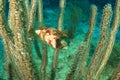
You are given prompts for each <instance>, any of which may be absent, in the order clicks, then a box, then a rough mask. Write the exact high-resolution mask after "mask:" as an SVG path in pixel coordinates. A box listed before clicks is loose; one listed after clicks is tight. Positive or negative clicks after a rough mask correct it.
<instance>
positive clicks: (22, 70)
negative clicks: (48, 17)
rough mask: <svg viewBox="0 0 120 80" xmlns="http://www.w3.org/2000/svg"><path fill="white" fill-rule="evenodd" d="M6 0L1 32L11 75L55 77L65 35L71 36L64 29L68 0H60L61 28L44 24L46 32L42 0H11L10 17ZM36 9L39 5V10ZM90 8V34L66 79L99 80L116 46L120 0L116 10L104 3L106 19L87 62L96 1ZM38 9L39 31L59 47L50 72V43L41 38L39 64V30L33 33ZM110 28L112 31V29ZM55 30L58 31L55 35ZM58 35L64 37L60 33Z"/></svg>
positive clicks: (20, 79)
mask: <svg viewBox="0 0 120 80" xmlns="http://www.w3.org/2000/svg"><path fill="white" fill-rule="evenodd" d="M5 1H6V0H0V35H1V36H2V40H3V43H4V48H5V49H4V50H5V54H6V58H7V60H6V65H5V69H6V72H7V79H8V80H9V79H13V80H55V78H56V75H57V74H56V72H57V65H58V64H59V63H58V56H59V55H58V53H59V51H60V50H61V48H62V47H64V46H67V43H66V42H65V41H63V38H64V37H65V38H66V37H67V36H66V34H65V33H62V30H63V19H64V14H63V13H64V9H65V4H66V3H67V2H66V0H60V4H59V7H60V11H59V18H58V28H57V29H58V30H57V29H53V28H47V27H44V29H45V32H44V31H43V32H42V29H43V27H41V26H45V25H44V23H43V22H44V17H43V13H42V12H43V10H42V9H43V4H42V0H31V2H29V0H9V15H8V20H7V19H6V17H5V12H4V11H5ZM36 9H38V11H37V10H36ZM90 11H91V13H90V19H89V30H88V33H87V34H86V37H85V40H84V41H83V43H80V45H79V47H78V50H77V52H76V53H75V55H74V59H73V62H72V65H71V70H70V71H69V73H68V74H67V75H66V78H65V79H66V80H79V79H80V80H81V79H83V80H98V79H99V77H100V74H101V72H102V71H103V69H104V67H105V65H106V63H107V61H108V59H109V57H110V54H111V51H112V49H113V45H114V42H115V37H116V33H117V31H118V27H119V22H120V0H116V4H115V8H114V11H113V10H112V7H111V4H106V5H105V6H104V9H103V13H102V19H101V22H100V29H101V31H100V39H99V41H98V44H97V46H96V49H95V51H94V54H93V56H92V59H91V61H90V64H89V65H88V66H87V61H88V56H89V53H90V43H91V39H92V35H93V31H94V27H95V24H96V17H97V7H96V6H95V5H91V9H90ZM26 13H27V14H26ZM36 13H38V14H39V15H38V16H39V17H38V22H39V26H40V27H39V29H40V30H36V31H35V32H36V33H37V34H39V36H40V37H41V39H42V40H43V41H45V42H46V43H48V44H50V45H51V46H53V47H54V48H55V49H54V54H53V61H52V68H51V72H50V74H49V75H47V74H46V67H47V62H48V52H47V48H48V47H47V44H46V43H44V42H42V41H41V42H42V44H41V46H40V47H41V48H42V50H41V54H39V55H41V57H40V59H41V64H40V65H39V66H40V67H39V66H38V67H37V66H36V63H35V61H34V57H33V52H32V45H33V44H34V45H35V50H36V52H38V53H39V52H40V51H39V49H38V48H37V47H38V45H37V44H35V43H37V42H36V40H35V39H36V38H35V35H36V34H35V33H31V30H32V29H34V22H35V18H36V17H35V16H36V15H35V14H36ZM113 13H114V14H113ZM112 17H113V19H112ZM111 20H112V23H111ZM110 25H111V28H110ZM109 28H110V32H108V29H109ZM48 29H49V30H48ZM48 31H52V32H48ZM41 32H42V33H41ZM54 32H55V34H57V35H53V33H54ZM43 33H44V34H45V35H44V34H43ZM47 34H48V36H47ZM50 34H51V35H50ZM43 35H44V36H43ZM58 35H59V36H61V37H58ZM59 47H60V48H59ZM119 66H120V65H119ZM119 66H118V68H117V69H116V70H115V72H114V73H113V75H111V76H110V78H111V79H112V80H120V75H119V74H120V67H119Z"/></svg>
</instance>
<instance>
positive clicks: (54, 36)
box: [35, 26, 68, 49]
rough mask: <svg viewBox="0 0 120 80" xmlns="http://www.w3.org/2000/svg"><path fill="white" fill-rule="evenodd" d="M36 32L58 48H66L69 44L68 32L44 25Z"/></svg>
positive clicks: (42, 38) (43, 39)
mask: <svg viewBox="0 0 120 80" xmlns="http://www.w3.org/2000/svg"><path fill="white" fill-rule="evenodd" d="M35 33H36V34H37V35H38V36H39V37H40V39H41V40H42V41H44V42H46V43H47V44H49V45H51V46H52V47H53V48H56V49H66V48H67V46H68V42H67V38H68V36H67V34H66V33H64V32H62V31H59V30H57V29H55V28H50V27H45V26H42V27H41V28H40V29H39V30H35Z"/></svg>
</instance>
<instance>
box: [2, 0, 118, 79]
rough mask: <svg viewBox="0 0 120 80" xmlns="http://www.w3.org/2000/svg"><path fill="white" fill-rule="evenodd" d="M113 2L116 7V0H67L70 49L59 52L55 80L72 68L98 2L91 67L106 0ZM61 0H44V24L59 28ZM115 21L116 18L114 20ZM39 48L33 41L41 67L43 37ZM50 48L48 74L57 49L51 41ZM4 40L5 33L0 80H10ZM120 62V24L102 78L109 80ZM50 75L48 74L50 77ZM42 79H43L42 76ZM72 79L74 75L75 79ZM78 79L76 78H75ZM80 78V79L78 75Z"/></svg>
mask: <svg viewBox="0 0 120 80" xmlns="http://www.w3.org/2000/svg"><path fill="white" fill-rule="evenodd" d="M29 1H30V2H31V0H29ZM107 3H110V4H111V5H112V9H113V10H114V6H115V0H102V1H101V0H66V7H65V10H64V20H63V28H64V29H65V31H66V32H67V33H68V35H69V39H70V43H69V45H68V47H67V49H61V50H60V51H59V56H58V62H57V63H58V64H57V69H56V76H55V80H65V79H66V76H67V74H68V73H69V72H70V69H71V65H72V64H73V59H74V56H75V54H76V51H77V50H78V47H79V44H80V43H82V42H83V41H84V39H85V36H86V34H87V31H88V29H89V16H90V6H91V4H95V5H96V6H97V7H98V15H97V21H96V25H95V29H94V33H93V36H92V40H91V45H90V51H89V56H88V60H87V61H86V63H87V65H86V66H87V68H88V66H89V64H90V60H91V59H92V57H93V55H94V54H93V53H94V51H95V49H96V46H97V43H98V40H99V36H100V21H101V17H102V16H101V15H102V11H103V7H104V5H105V4H107ZM59 10H60V9H59V0H43V21H44V25H45V26H48V27H52V28H57V26H58V18H59ZM8 12H9V2H8V1H7V2H6V8H5V14H6V16H5V17H6V19H7V20H8V16H9V13H8ZM111 24H112V22H111ZM38 27H39V26H38V9H37V11H36V17H35V22H34V29H36V30H37V29H38ZM35 39H36V40H37V45H38V47H37V49H40V52H36V50H35V47H34V44H35V43H33V44H32V54H33V58H34V61H35V64H36V65H37V67H38V69H40V67H41V62H42V60H41V55H42V52H41V51H42V49H41V42H42V41H41V40H40V39H37V38H35ZM47 48H48V50H47V51H48V64H47V68H46V75H47V77H50V74H51V66H52V61H53V60H52V57H53V53H54V48H53V47H52V46H50V45H48V44H47ZM4 50H5V49H4V44H3V42H2V37H0V80H7V76H6V75H7V74H6V69H5V62H6V61H7V60H6V55H5V51H4ZM119 63H120V28H118V32H117V34H116V39H115V44H114V46H113V49H112V53H111V55H110V58H109V60H108V61H107V64H106V66H105V67H104V69H103V71H102V73H101V75H100V77H99V80H109V79H111V76H112V75H113V73H114V71H115V69H116V68H117V66H118V64H119ZM47 79H48V78H46V80H47ZM40 80H41V79H40ZM71 80H72V79H71ZM75 80H76V79H75ZM77 80H79V79H77Z"/></svg>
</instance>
